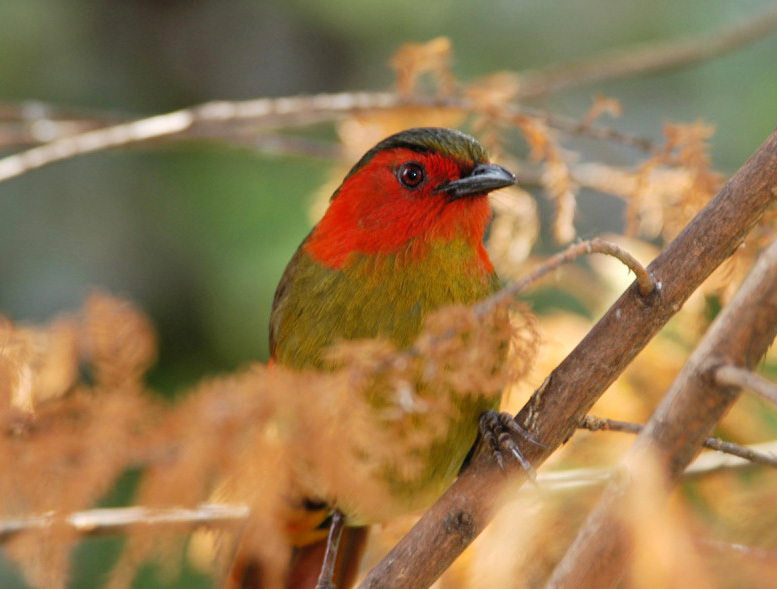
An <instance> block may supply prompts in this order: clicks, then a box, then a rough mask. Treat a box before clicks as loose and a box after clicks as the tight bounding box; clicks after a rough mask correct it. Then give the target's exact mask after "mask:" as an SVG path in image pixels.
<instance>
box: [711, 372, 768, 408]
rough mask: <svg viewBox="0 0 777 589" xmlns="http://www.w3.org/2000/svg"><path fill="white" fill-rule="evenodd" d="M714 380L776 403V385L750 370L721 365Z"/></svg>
mask: <svg viewBox="0 0 777 589" xmlns="http://www.w3.org/2000/svg"><path fill="white" fill-rule="evenodd" d="M715 381H716V382H717V383H718V384H719V385H721V386H730V387H739V388H740V389H747V390H749V391H753V392H754V393H757V394H758V395H760V396H761V397H763V398H764V399H766V400H767V401H769V402H770V403H771V404H773V405H777V385H775V384H774V383H772V382H769V381H768V380H766V379H765V378H763V377H762V376H758V375H757V374H756V373H754V372H752V371H751V370H746V369H744V368H739V367H738V366H730V365H726V366H721V367H720V368H718V369H717V370H716V371H715Z"/></svg>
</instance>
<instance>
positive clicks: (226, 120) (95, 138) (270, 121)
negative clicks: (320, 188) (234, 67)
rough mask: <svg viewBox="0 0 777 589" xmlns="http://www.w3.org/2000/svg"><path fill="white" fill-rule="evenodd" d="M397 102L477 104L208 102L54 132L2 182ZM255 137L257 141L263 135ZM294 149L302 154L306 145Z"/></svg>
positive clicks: (585, 128)
mask: <svg viewBox="0 0 777 589" xmlns="http://www.w3.org/2000/svg"><path fill="white" fill-rule="evenodd" d="M401 106H410V107H414V108H433V109H440V108H444V109H452V110H458V111H466V112H473V111H475V109H476V108H477V104H476V103H475V102H474V101H473V100H471V99H468V98H462V97H436V98H428V97H422V96H414V97H411V98H402V97H400V96H398V95H396V94H392V93H387V92H375V93H369V92H343V93H340V94H317V95H313V96H297V97H284V98H260V99H256V100H246V101H242V102H227V101H216V102H208V103H205V104H202V105H199V106H194V107H191V108H186V109H182V110H178V111H174V112H170V113H166V114H161V115H156V116H152V117H148V118H143V119H138V120H134V121H128V122H122V123H119V124H116V125H112V126H108V127H102V128H98V129H93V130H90V131H86V132H84V133H77V134H74V135H67V136H61V134H59V135H55V137H56V138H55V139H53V140H51V141H48V142H46V143H43V144H41V145H38V146H37V147H33V148H31V149H28V150H26V151H22V152H20V153H16V154H13V155H9V156H6V157H4V158H0V182H3V181H5V180H9V179H11V178H15V177H17V176H21V175H22V174H25V173H27V172H31V171H33V170H37V169H38V168H42V167H44V166H48V165H50V164H53V163H56V162H60V161H64V160H67V159H71V158H74V157H78V156H81V155H86V154H89V153H95V152H99V151H103V150H106V149H115V148H120V147H127V146H131V145H135V144H139V143H145V142H150V141H157V140H162V139H166V140H171V139H181V138H191V137H194V138H197V137H205V138H211V139H213V138H215V139H219V140H227V141H229V142H236V143H238V144H240V145H245V143H246V141H247V139H245V138H244V137H241V135H243V134H241V133H240V132H237V131H235V130H234V129H233V128H232V127H230V126H229V125H231V124H234V123H252V124H255V125H260V126H261V130H255V132H256V134H257V135H262V134H264V133H265V132H266V131H268V130H272V129H276V128H278V127H284V126H298V125H304V124H309V123H312V122H317V121H322V120H332V119H335V118H337V117H340V116H344V115H348V114H353V113H355V112H359V111H365V110H366V111H379V110H387V109H392V108H397V107H401ZM507 110H508V112H509V113H510V114H511V115H524V116H528V117H533V118H535V119H537V120H540V121H544V122H545V123H546V124H547V125H549V126H551V127H554V128H558V129H559V130H561V131H564V132H567V133H570V134H577V135H585V136H589V137H592V138H594V139H598V140H605V141H614V142H618V143H622V144H624V145H629V146H632V147H635V148H638V149H643V150H646V151H648V152H651V153H652V152H655V151H656V150H657V149H658V148H657V147H656V145H655V144H654V143H653V142H651V141H650V140H648V139H645V138H641V137H636V136H631V135H628V134H624V133H620V132H617V131H614V130H611V129H606V128H603V127H596V126H592V125H581V124H580V122H579V121H576V120H573V119H568V118H565V117H559V116H554V115H549V114H546V113H542V112H539V111H535V110H532V109H527V108H524V107H519V106H516V105H511V106H509V107H508V108H507ZM258 141H259V142H261V138H260V139H258ZM262 146H263V147H267V144H266V143H264V144H263V145H262ZM288 146H289V144H288V142H287V143H285V144H284V145H281V147H288ZM297 147H299V146H297ZM306 147H307V146H306ZM298 153H302V154H303V155H304V154H305V153H306V149H303V150H302V151H300V152H298Z"/></svg>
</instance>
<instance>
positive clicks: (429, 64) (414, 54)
mask: <svg viewBox="0 0 777 589" xmlns="http://www.w3.org/2000/svg"><path fill="white" fill-rule="evenodd" d="M452 58H453V48H452V46H451V42H450V39H448V38H447V37H437V38H435V39H432V40H431V41H428V42H426V43H405V44H404V45H402V46H400V48H399V49H397V51H396V53H394V56H393V57H392V58H391V61H390V62H389V64H390V65H391V68H392V69H393V70H394V72H395V73H396V76H397V91H398V92H399V94H400V96H405V97H407V96H410V95H412V94H413V92H414V90H415V87H416V82H417V81H418V78H419V77H421V76H422V75H423V74H431V76H432V78H433V79H434V81H435V82H436V83H437V88H438V93H439V94H440V95H442V96H445V95H448V94H450V93H451V92H452V91H453V90H454V88H455V86H456V79H455V78H454V77H453V74H452V73H451V70H450V64H451V60H452Z"/></svg>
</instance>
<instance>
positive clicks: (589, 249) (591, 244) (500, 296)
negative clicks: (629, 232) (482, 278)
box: [475, 237, 661, 315]
mask: <svg viewBox="0 0 777 589" xmlns="http://www.w3.org/2000/svg"><path fill="white" fill-rule="evenodd" d="M586 254H606V255H608V256H612V257H614V258H616V259H618V260H620V261H621V262H623V264H624V265H626V266H627V267H628V268H629V270H631V271H632V272H634V274H635V276H636V279H637V284H638V285H639V291H640V294H641V295H642V296H649V295H650V294H651V293H652V292H653V291H655V290H656V289H659V290H660V288H661V284H660V283H658V282H656V281H655V279H654V278H653V276H652V274H651V273H650V272H649V271H648V270H647V269H646V268H645V267H644V266H643V265H642V264H640V263H639V261H638V260H637V259H636V258H635V257H634V256H632V255H631V254H630V253H629V252H627V251H626V250H624V249H622V248H621V247H619V246H617V245H615V244H614V243H611V242H609V241H604V240H603V239H599V238H598V237H596V238H594V239H590V240H587V241H581V242H580V243H576V244H573V245H570V246H569V247H567V248H566V249H565V250H564V251H562V252H559V253H557V254H555V255H554V256H551V257H550V258H548V259H547V260H545V261H543V262H542V264H540V265H539V266H537V267H536V268H535V269H534V270H532V271H531V272H530V273H529V274H527V275H526V276H524V277H523V278H521V279H520V280H518V281H516V282H512V283H510V284H508V285H507V286H505V287H504V288H502V289H501V290H500V291H499V292H497V293H496V294H494V295H492V296H490V297H489V298H487V299H485V300H484V301H482V302H481V303H479V304H477V305H476V306H475V312H476V313H477V314H478V315H484V314H486V313H488V312H490V311H492V310H493V309H494V308H495V307H496V306H498V305H500V304H502V303H503V302H505V301H506V300H509V299H511V298H513V297H515V296H516V295H517V294H518V293H520V292H521V291H523V290H524V289H525V288H526V287H527V286H529V285H530V284H533V283H534V282H537V281H538V280H540V279H541V278H543V277H545V276H546V275H548V274H549V273H550V272H552V271H554V270H556V269H557V268H558V267H559V266H562V265H563V264H568V263H570V262H574V261H575V260H576V259H577V258H579V257H580V256H582V255H586Z"/></svg>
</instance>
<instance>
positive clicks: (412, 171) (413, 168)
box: [397, 163, 424, 188]
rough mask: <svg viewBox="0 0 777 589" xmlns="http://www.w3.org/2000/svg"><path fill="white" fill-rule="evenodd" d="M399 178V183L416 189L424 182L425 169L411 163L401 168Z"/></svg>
mask: <svg viewBox="0 0 777 589" xmlns="http://www.w3.org/2000/svg"><path fill="white" fill-rule="evenodd" d="M397 176H398V177H399V181H400V182H402V184H404V185H405V186H407V187H408V188H415V187H416V186H418V185H419V184H420V183H421V182H423V181H424V169H423V168H422V167H421V165H420V164H416V163H409V164H402V166H400V168H399V170H398V172H397Z"/></svg>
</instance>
